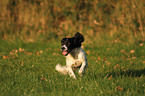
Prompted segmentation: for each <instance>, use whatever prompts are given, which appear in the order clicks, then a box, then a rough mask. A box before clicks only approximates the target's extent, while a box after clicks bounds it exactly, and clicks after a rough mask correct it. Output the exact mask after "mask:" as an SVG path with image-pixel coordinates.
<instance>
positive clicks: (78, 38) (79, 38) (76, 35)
mask: <svg viewBox="0 0 145 96" xmlns="http://www.w3.org/2000/svg"><path fill="white" fill-rule="evenodd" d="M74 37H75V38H76V39H77V41H78V42H79V43H82V42H84V36H83V35H82V34H80V33H79V32H77V33H76V34H75V36H74Z"/></svg>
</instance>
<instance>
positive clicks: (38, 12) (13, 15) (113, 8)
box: [0, 0, 145, 39]
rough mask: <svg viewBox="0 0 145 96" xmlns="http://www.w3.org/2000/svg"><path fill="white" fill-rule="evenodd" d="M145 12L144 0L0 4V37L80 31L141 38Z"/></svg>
mask: <svg viewBox="0 0 145 96" xmlns="http://www.w3.org/2000/svg"><path fill="white" fill-rule="evenodd" d="M144 9H145V0H0V37H1V38H7V37H8V36H13V37H15V38H16V37H20V38H22V39H24V38H25V39H27V38H29V37H31V38H34V39H36V38H38V37H39V36H45V37H47V38H48V39H49V38H52V37H57V36H60V35H68V34H70V33H75V32H77V31H79V32H82V33H83V34H86V35H87V36H92V37H93V36H95V35H96V34H97V33H99V32H102V33H103V34H104V33H105V34H107V33H109V34H111V35H112V34H118V36H120V35H121V36H122V35H123V37H125V36H127V35H133V36H135V37H137V36H138V34H140V36H141V37H142V38H144V30H145V27H144V25H145V10H144ZM124 34H125V36H124Z"/></svg>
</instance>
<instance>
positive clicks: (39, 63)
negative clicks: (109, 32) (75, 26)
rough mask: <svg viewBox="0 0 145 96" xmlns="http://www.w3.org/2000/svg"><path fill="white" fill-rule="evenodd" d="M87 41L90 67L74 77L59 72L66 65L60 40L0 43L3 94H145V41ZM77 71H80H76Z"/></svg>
mask: <svg viewBox="0 0 145 96" xmlns="http://www.w3.org/2000/svg"><path fill="white" fill-rule="evenodd" d="M97 43H99V41H96V43H95V44H88V43H84V44H83V47H84V50H85V52H86V53H87V57H88V62H89V66H88V68H87V70H86V74H85V76H84V77H83V78H80V77H79V76H78V75H77V77H78V79H77V80H74V79H72V78H70V77H69V76H64V75H61V74H60V73H58V72H57V71H55V66H56V64H58V63H59V64H61V65H65V57H64V56H62V54H61V52H60V50H59V47H60V42H59V40H54V41H47V42H45V43H44V42H34V43H24V42H23V41H13V42H10V41H5V40H1V43H0V58H1V60H0V94H1V95H16V96H17V95H59V96H62V95H70V96H74V95H92V96H96V95H107V96H108V95H141V94H144V93H145V87H144V85H145V83H144V80H145V77H144V76H145V65H144V63H145V59H144V54H145V51H144V49H145V46H144V43H136V44H133V45H132V44H128V45H124V44H122V43H105V42H104V43H102V44H101V45H98V44H97ZM76 74H77V72H76Z"/></svg>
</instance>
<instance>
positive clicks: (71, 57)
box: [55, 32, 88, 79]
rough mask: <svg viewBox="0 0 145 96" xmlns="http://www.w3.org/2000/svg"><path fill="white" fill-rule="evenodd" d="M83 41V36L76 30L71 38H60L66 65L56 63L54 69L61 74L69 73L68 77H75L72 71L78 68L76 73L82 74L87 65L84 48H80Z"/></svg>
mask: <svg viewBox="0 0 145 96" xmlns="http://www.w3.org/2000/svg"><path fill="white" fill-rule="evenodd" d="M82 42H84V36H83V35H82V34H80V33H79V32H77V33H76V34H75V36H74V37H72V38H62V40H61V51H62V54H63V55H64V56H65V57H66V66H61V65H59V64H57V65H56V67H55V69H56V70H57V71H58V72H60V73H62V74H65V75H67V74H69V75H70V77H72V78H74V79H76V76H75V74H74V72H73V71H75V70H77V69H79V71H78V73H79V75H80V76H83V75H84V73H85V69H86V68H87V66H88V62H87V57H86V54H85V52H84V50H83V49H82V48H81V43H82Z"/></svg>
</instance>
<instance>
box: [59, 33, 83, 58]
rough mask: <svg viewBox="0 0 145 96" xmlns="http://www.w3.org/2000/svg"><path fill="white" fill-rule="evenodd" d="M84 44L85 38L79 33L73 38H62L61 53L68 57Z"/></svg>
mask: <svg viewBox="0 0 145 96" xmlns="http://www.w3.org/2000/svg"><path fill="white" fill-rule="evenodd" d="M82 42H84V36H83V35H82V34H80V33H79V32H77V33H76V34H75V36H74V37H72V38H62V40H61V51H62V54H63V55H64V56H67V55H68V54H69V53H70V52H71V51H72V50H73V49H75V48H78V47H81V43H82Z"/></svg>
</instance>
